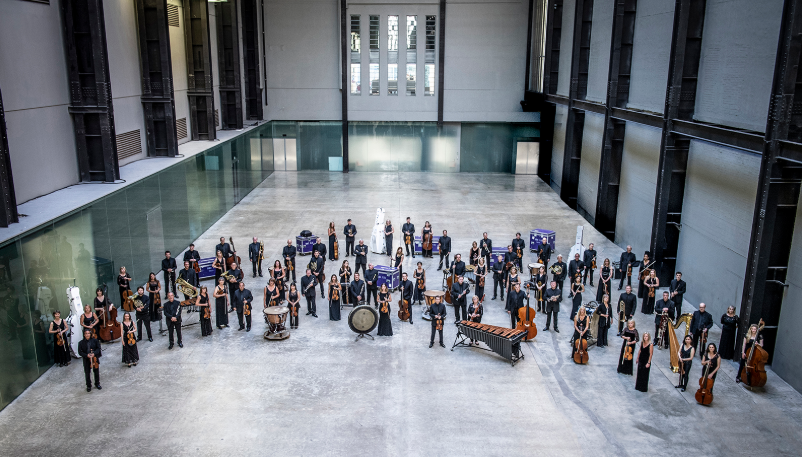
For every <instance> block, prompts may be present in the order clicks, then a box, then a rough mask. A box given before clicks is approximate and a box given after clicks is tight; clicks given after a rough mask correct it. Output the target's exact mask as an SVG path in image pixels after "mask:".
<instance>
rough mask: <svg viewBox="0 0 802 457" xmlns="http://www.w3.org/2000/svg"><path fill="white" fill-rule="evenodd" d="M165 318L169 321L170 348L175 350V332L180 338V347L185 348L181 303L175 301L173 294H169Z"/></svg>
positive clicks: (165, 306) (165, 305) (165, 304)
mask: <svg viewBox="0 0 802 457" xmlns="http://www.w3.org/2000/svg"><path fill="white" fill-rule="evenodd" d="M164 318H165V320H167V331H168V333H169V335H170V346H168V347H167V349H172V348H173V332H175V333H176V335H177V336H178V347H180V348H182V347H184V343H182V340H181V303H179V302H178V300H176V299H175V294H174V293H173V292H167V301H166V302H165V303H164Z"/></svg>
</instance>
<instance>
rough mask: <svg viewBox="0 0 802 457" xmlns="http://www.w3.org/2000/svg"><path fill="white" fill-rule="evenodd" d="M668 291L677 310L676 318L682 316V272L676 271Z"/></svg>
mask: <svg viewBox="0 0 802 457" xmlns="http://www.w3.org/2000/svg"><path fill="white" fill-rule="evenodd" d="M668 290H669V291H670V292H671V299H672V300H674V306H675V307H676V308H677V316H682V297H683V296H684V295H685V281H683V280H682V272H681V271H678V272H677V275H676V277H675V279H672V280H671V285H670V286H669V288H668Z"/></svg>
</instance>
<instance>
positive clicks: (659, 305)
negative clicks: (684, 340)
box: [654, 292, 674, 347]
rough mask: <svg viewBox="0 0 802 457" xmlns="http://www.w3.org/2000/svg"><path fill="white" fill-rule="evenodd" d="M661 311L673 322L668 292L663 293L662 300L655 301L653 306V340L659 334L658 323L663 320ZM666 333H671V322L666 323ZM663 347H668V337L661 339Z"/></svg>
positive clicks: (672, 310)
mask: <svg viewBox="0 0 802 457" xmlns="http://www.w3.org/2000/svg"><path fill="white" fill-rule="evenodd" d="M663 311H665V312H666V313H667V314H668V318H669V319H671V320H672V321H673V320H674V302H673V301H672V300H671V299H670V298H668V292H663V299H662V300H657V301H656V302H655V304H654V312H655V314H656V316H655V317H654V335H655V339H657V336H658V335H659V334H660V322H661V321H662V320H663ZM666 330H667V331H670V332H673V331H674V326H673V325H671V321H669V322H668V325H667V329H666ZM663 347H668V336H667V335H666V336H664V337H663Z"/></svg>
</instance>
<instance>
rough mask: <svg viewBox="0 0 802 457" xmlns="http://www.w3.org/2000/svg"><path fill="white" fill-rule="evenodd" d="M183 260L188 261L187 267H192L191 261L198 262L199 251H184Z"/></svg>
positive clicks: (193, 266)
mask: <svg viewBox="0 0 802 457" xmlns="http://www.w3.org/2000/svg"><path fill="white" fill-rule="evenodd" d="M184 262H189V267H190V268H193V269H194V268H195V265H193V262H200V253H199V252H198V251H195V250H192V251H187V252H185V253H184Z"/></svg>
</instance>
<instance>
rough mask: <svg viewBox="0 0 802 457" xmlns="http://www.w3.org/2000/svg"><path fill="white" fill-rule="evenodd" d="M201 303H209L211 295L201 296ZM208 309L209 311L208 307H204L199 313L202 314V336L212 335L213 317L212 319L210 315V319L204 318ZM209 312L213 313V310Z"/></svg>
mask: <svg viewBox="0 0 802 457" xmlns="http://www.w3.org/2000/svg"><path fill="white" fill-rule="evenodd" d="M200 302H201V304H206V303H209V294H208V293H207V294H206V295H201V296H200ZM206 309H207V307H206V306H203V307H200V309H199V310H198V312H199V313H200V328H201V336H209V335H211V334H212V317H211V316H212V315H211V314H209V318H208V319H206V318H204V317H203V315H204V313H205V311H204V310H206ZM209 311H210V312H211V309H210V310H209Z"/></svg>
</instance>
